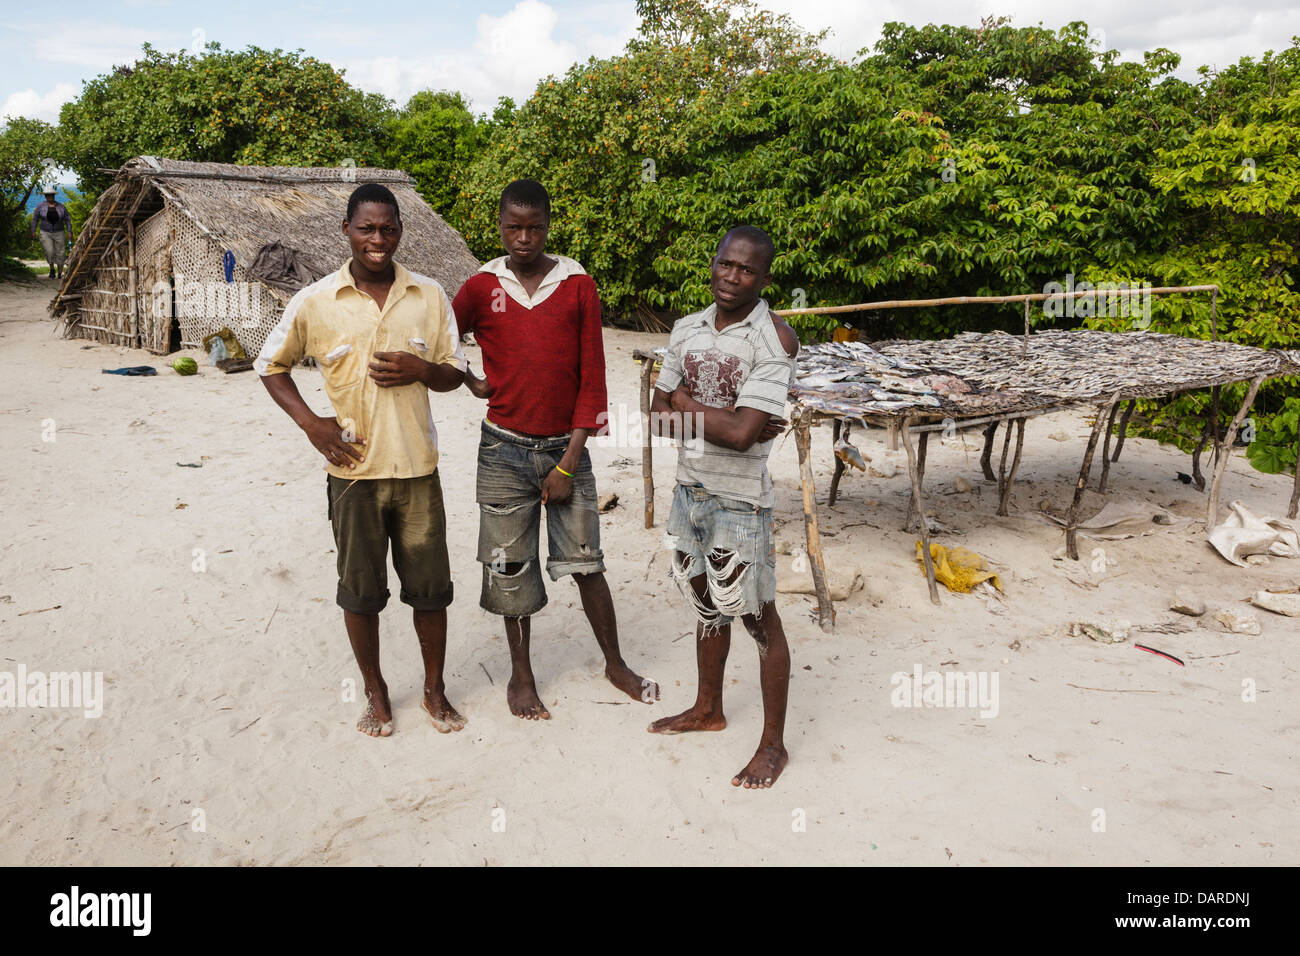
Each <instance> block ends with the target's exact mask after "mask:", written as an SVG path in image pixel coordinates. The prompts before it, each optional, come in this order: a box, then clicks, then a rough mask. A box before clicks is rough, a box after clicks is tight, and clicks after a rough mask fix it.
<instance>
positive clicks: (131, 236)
mask: <svg viewBox="0 0 1300 956" xmlns="http://www.w3.org/2000/svg"><path fill="white" fill-rule="evenodd" d="M126 265H127V269H128V270H130V271H128V272H127V274H126V290H127V294H128V295H130V296H131V305H130V306H129V308H130V315H131V341H132V344H133V347H135V348H139V347H140V300H139V297H138V296H137V295H136V283H135V220H134V219H128V220H127V221H126Z"/></svg>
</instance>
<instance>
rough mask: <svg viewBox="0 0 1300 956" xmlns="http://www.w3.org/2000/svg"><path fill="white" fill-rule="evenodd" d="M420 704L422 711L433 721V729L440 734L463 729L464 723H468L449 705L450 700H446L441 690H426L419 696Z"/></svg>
mask: <svg viewBox="0 0 1300 956" xmlns="http://www.w3.org/2000/svg"><path fill="white" fill-rule="evenodd" d="M420 706H421V707H423V708H424V712H425V713H426V714H428V715H429V718H430V719H431V720H432V721H433V727H434V729H435V730H436V731H438V733H440V734H449V733H451V732H452V731H453V730H464V729H465V725H466V724H467V723H469V721H467V720H466V719H465V718H464V717H462V716H461V715H460V714H458V713H457V712H456V708H455V707H453V706H451V701H449V700H447V697H446V695H445V694H443V693H442V692H441V691H432V690H426V691H425V692H424V696H423V697H421V698H420Z"/></svg>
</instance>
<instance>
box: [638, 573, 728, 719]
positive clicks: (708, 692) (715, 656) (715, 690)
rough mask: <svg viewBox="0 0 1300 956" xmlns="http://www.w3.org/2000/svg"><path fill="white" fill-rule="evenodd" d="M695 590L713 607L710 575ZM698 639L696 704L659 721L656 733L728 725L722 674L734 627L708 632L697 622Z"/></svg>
mask: <svg viewBox="0 0 1300 956" xmlns="http://www.w3.org/2000/svg"><path fill="white" fill-rule="evenodd" d="M691 587H692V588H693V589H694V590H695V593H696V594H697V595H698V596H699V598H700V600H701V601H703V602H704V603H705V604H708V605H709V606H712V605H711V602H710V600H709V590H708V578H707V576H706V575H703V574H700V575H697V576H695V577H693V578H691ZM695 638H696V640H695V664H696V667H697V668H698V669H699V674H700V682H699V687H698V689H697V690H696V692H695V705H694V706H693V707H691V709H690V710H687V711H683V712H682V713H680V714H677V715H675V716H673V717H664V718H662V719H661V720H656V721H655V722H654V723H653V724H651V725H650V726H649V728H648V729H649V731H650V733H652V734H682V733H687V732H689V731H692V730H722V729H723V728H724V727H726V726H727V718H726V717H725V716H723V713H722V673H723V670H724V669H725V668H726V665H727V651H728V650H730V649H731V625H730V624H725V625H723V626H722V627H715V628H711V629H707V630H706V629H705V627H704V625H703V624H702V623H696V625H695Z"/></svg>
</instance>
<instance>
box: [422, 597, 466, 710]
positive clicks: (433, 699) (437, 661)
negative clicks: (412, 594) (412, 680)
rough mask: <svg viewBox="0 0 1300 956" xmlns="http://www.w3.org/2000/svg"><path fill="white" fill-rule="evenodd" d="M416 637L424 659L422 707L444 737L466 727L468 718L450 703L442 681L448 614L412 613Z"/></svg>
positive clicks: (439, 612)
mask: <svg viewBox="0 0 1300 956" xmlns="http://www.w3.org/2000/svg"><path fill="white" fill-rule="evenodd" d="M411 620H412V622H413V623H414V624H415V634H416V636H417V637H419V639H420V656H421V657H423V658H424V697H423V699H422V700H421V701H420V706H421V707H423V708H424V709H425V712H426V713H428V715H429V717H430V718H431V719H432V720H433V726H434V728H435V729H436V730H437V731H438V733H441V734H449V733H451V732H452V731H453V730H462V729H463V728H464V727H465V723H466V721H465V718H464V717H462V716H461V715H460V714H458V713H456V708H455V707H453V706H451V701H449V700H447V695H446V694H445V693H444V690H445V688H444V685H443V682H442V665H443V661H444V659H445V658H446V656H447V612H446V611H412V612H411Z"/></svg>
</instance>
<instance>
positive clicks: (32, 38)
mask: <svg viewBox="0 0 1300 956" xmlns="http://www.w3.org/2000/svg"><path fill="white" fill-rule="evenodd" d="M13 29H14V30H15V31H17V32H20V33H26V34H29V37H28V39H26V40H25V41H24V45H25V46H26V48H27V50H28V53H29V55H30V56H32V57H33V58H34V59H36V60H37V61H39V62H41V63H59V64H64V63H72V64H76V65H77V66H78V67H80V68H81V72H82V73H83V74H86V73H102V72H104V71H105V70H107V69H109V68H111V67H114V66H119V65H123V64H128V63H134V62H135V61H136V60H138V59H139V58H140V47H141V46H142V45H143V44H144V43H146V42H148V43H152V44H153V45H154V46H155V47H157V48H158V49H160V50H179V49H182V48H189V46H190V44H191V43H192V42H193V31H191V30H185V31H180V30H157V29H147V30H144V29H141V28H139V27H133V26H124V25H122V24H118V23H109V22H106V21H95V20H68V21H66V22H60V23H59V25H58V28H57V29H55V30H50V29H47V28H46V27H44V26H43V25H41V24H39V23H31V24H15V25H14V26H13ZM195 29H199V28H197V27H196V28H195Z"/></svg>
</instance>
